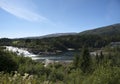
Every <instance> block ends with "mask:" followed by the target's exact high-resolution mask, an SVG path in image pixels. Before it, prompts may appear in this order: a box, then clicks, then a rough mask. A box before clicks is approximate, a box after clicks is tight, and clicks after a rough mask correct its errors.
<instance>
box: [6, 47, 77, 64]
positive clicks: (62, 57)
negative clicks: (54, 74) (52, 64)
mask: <svg viewBox="0 0 120 84" xmlns="http://www.w3.org/2000/svg"><path fill="white" fill-rule="evenodd" d="M6 50H8V51H12V52H15V53H17V55H23V56H25V57H31V58H32V60H37V61H45V60H53V61H58V62H71V61H72V60H73V58H74V54H75V52H72V51H69V52H64V53H60V54H56V55H44V56H42V55H35V54H33V53H30V52H29V51H27V49H26V48H17V47H13V46H6Z"/></svg>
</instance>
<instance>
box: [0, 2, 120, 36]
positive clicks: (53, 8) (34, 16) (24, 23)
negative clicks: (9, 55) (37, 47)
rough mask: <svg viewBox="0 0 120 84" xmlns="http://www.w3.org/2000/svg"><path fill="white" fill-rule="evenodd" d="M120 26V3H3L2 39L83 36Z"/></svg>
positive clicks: (0, 18) (1, 12) (1, 11)
mask: <svg viewBox="0 0 120 84" xmlns="http://www.w3.org/2000/svg"><path fill="white" fill-rule="evenodd" d="M116 23H120V0H0V37H7V38H16V37H28V36H41V35H46V34H51V33H66V32H81V31H84V30H89V29H93V28H98V27H102V26H106V25H111V24H116Z"/></svg>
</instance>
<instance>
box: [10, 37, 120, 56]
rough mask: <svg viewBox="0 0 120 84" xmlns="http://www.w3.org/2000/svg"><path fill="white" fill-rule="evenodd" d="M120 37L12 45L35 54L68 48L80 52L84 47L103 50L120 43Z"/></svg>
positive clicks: (67, 39) (59, 38)
mask: <svg viewBox="0 0 120 84" xmlns="http://www.w3.org/2000/svg"><path fill="white" fill-rule="evenodd" d="M119 41H120V35H118V36H99V35H76V36H75V35H74V36H61V37H53V38H44V39H18V40H13V43H12V45H13V46H17V47H26V48H29V49H30V51H31V52H33V53H36V54H37V53H39V51H52V52H55V51H56V50H61V51H67V50H68V48H73V49H75V50H79V49H81V48H82V46H83V45H86V46H88V47H91V48H102V47H105V46H106V45H109V44H110V43H111V42H119Z"/></svg>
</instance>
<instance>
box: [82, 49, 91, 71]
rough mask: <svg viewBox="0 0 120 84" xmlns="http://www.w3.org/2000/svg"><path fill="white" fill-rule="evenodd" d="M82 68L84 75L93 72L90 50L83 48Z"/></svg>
mask: <svg viewBox="0 0 120 84" xmlns="http://www.w3.org/2000/svg"><path fill="white" fill-rule="evenodd" d="M80 61H81V64H80V68H81V70H82V71H83V72H84V73H87V72H90V70H91V56H90V54H89V50H88V48H85V47H83V49H82V53H81V57H80Z"/></svg>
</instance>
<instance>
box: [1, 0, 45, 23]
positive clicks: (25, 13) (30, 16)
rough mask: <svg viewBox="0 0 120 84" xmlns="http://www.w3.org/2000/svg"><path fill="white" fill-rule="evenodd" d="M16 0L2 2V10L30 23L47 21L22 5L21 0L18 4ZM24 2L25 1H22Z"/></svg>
mask: <svg viewBox="0 0 120 84" xmlns="http://www.w3.org/2000/svg"><path fill="white" fill-rule="evenodd" d="M14 1H15V0H0V8H1V9H3V10H5V11H7V12H8V13H10V14H13V15H15V16H17V17H19V18H22V19H25V20H28V21H45V20H47V18H45V17H43V16H41V15H39V14H37V13H35V12H33V11H31V10H30V9H29V8H28V7H25V6H24V5H22V2H21V4H20V0H18V2H17V3H15V2H14ZM21 1H23V0H21Z"/></svg>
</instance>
